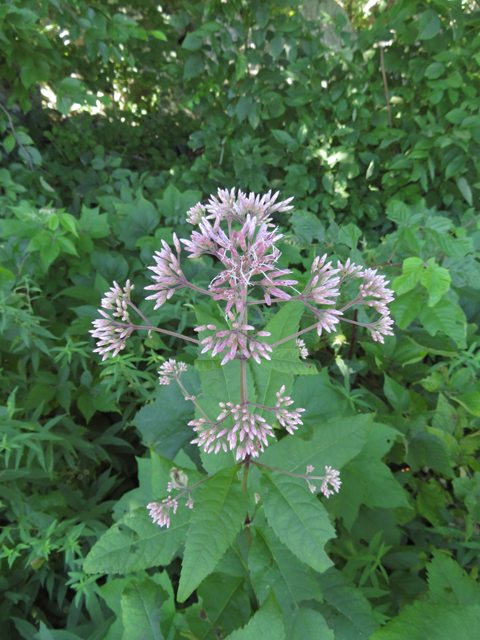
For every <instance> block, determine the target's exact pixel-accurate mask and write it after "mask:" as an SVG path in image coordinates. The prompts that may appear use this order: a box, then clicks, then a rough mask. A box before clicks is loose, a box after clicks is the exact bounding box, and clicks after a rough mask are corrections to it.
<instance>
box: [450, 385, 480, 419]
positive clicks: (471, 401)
mask: <svg viewBox="0 0 480 640" xmlns="http://www.w3.org/2000/svg"><path fill="white" fill-rule="evenodd" d="M455 400H456V401H457V402H458V403H459V404H461V405H462V407H465V409H466V410H467V411H468V412H469V413H471V414H472V415H474V416H477V417H479V418H480V393H479V392H478V391H470V392H469V393H463V394H462V395H461V396H457V397H456V398H455Z"/></svg>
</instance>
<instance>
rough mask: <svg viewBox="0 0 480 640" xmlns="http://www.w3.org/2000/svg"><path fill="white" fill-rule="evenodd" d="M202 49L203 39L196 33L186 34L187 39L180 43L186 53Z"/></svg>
mask: <svg viewBox="0 0 480 640" xmlns="http://www.w3.org/2000/svg"><path fill="white" fill-rule="evenodd" d="M202 47H203V38H202V37H201V36H199V35H198V34H197V33H195V32H194V33H187V37H186V38H185V40H184V41H183V42H182V49H186V50H187V51H198V49H201V48H202Z"/></svg>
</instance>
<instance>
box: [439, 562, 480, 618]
mask: <svg viewBox="0 0 480 640" xmlns="http://www.w3.org/2000/svg"><path fill="white" fill-rule="evenodd" d="M427 573H428V586H429V592H428V596H429V599H430V600H431V601H432V602H434V603H442V602H445V603H447V602H448V603H451V604H460V605H462V606H464V607H468V606H470V605H474V604H477V603H479V602H480V585H479V584H478V583H477V582H474V581H473V580H472V578H471V577H470V576H468V575H467V573H466V572H465V570H464V569H462V568H461V567H460V565H459V564H458V563H457V562H455V560H453V559H452V558H450V557H449V556H447V555H446V554H445V553H442V552H441V551H436V552H434V554H433V560H432V561H431V562H430V563H429V564H428V565H427Z"/></svg>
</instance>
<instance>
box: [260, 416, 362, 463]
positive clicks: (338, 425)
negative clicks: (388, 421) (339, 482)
mask: <svg viewBox="0 0 480 640" xmlns="http://www.w3.org/2000/svg"><path fill="white" fill-rule="evenodd" d="M317 420H318V422H317V425H316V427H315V430H314V434H313V438H312V439H311V440H309V441H308V442H307V441H305V440H301V439H300V438H297V437H295V436H286V437H285V438H283V439H282V440H280V442H277V443H275V444H273V445H270V446H269V447H268V449H266V451H265V453H263V454H262V458H261V462H262V463H264V464H268V465H269V466H275V468H277V469H281V470H282V471H292V472H294V473H302V474H303V473H305V469H306V467H307V465H312V466H313V467H315V471H316V472H317V473H318V475H322V472H323V470H324V469H325V466H326V465H330V466H332V467H333V468H334V469H341V468H342V467H343V465H345V464H346V463H347V462H348V461H349V460H351V459H352V458H354V457H355V456H356V455H357V454H358V453H359V452H360V451H361V450H362V447H363V446H364V444H365V442H366V440H367V435H368V433H369V431H370V429H371V427H372V423H373V415H369V414H362V415H357V416H353V417H348V418H334V419H332V420H329V421H328V422H325V423H323V424H322V422H321V416H317Z"/></svg>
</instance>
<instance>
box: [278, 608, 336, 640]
mask: <svg viewBox="0 0 480 640" xmlns="http://www.w3.org/2000/svg"><path fill="white" fill-rule="evenodd" d="M286 622H287V624H286V630H287V638H288V640H335V636H334V634H333V631H332V630H331V629H329V628H328V626H327V622H326V620H325V618H324V617H323V616H322V614H321V613H319V612H318V611H315V610H314V609H304V608H303V607H300V608H299V609H296V610H294V612H293V613H291V614H290V615H288V617H287V620H286Z"/></svg>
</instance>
